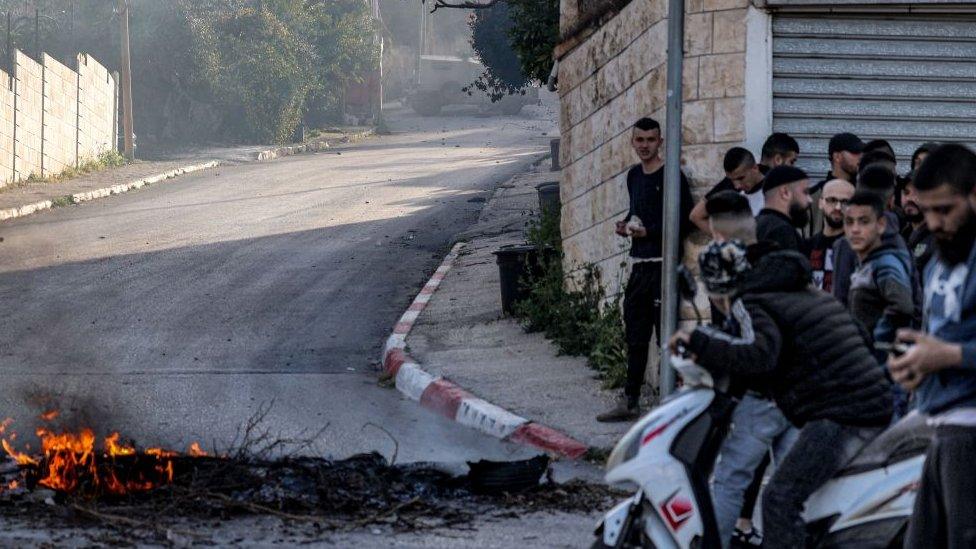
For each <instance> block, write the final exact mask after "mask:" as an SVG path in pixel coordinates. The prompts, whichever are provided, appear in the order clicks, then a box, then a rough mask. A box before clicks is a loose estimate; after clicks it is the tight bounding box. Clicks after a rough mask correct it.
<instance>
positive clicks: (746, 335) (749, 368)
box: [671, 247, 892, 549]
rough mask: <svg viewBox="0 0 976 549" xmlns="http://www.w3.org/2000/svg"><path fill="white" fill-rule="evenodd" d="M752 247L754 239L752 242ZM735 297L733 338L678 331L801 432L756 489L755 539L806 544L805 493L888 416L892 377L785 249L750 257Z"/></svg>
mask: <svg viewBox="0 0 976 549" xmlns="http://www.w3.org/2000/svg"><path fill="white" fill-rule="evenodd" d="M756 250H758V248H755V247H754V248H753V251H756ZM750 263H752V265H753V268H752V270H751V271H749V272H748V273H747V274H745V275H744V276H743V277H742V278H741V282H740V285H739V288H740V290H739V293H738V297H739V298H740V299H741V301H742V304H743V305H744V306H745V310H746V312H747V313H748V314H746V315H744V319H740V332H739V333H740V334H741V336H740V337H732V336H729V335H728V334H726V333H724V332H720V331H718V330H716V329H714V328H710V327H705V326H701V327H698V328H696V329H695V331H694V332H691V333H690V334H689V333H685V332H679V333H677V334H675V336H674V337H673V338H672V340H671V345H672V349H675V348H676V347H677V343H678V342H679V341H681V342H683V343H684V344H685V346H686V347H687V349H688V350H689V351H690V352H691V353H692V354H693V355H694V358H695V360H696V362H698V363H699V364H700V365H701V366H703V367H704V368H707V369H708V370H711V371H713V372H719V373H728V374H730V375H732V376H734V377H737V378H741V379H743V380H744V381H745V383H746V384H748V385H750V388H752V389H756V390H760V391H762V392H764V393H765V394H767V395H768V396H771V397H772V398H773V400H774V401H775V402H776V404H777V405H778V406H779V407H780V409H781V410H782V411H783V413H784V414H785V415H786V417H787V419H789V420H790V421H791V422H792V423H793V424H794V425H796V426H797V427H799V428H800V435H799V437H798V439H797V441H796V443H795V444H794V445H793V447H792V449H791V450H790V451H789V452H788V453H787V454H786V456H785V458H784V459H783V461H782V462H781V463H780V464H779V465H778V466H777V469H776V472H775V473H774V474H773V478H772V481H771V482H770V483H769V485H768V486H767V488H766V491H765V494H764V496H763V523H764V527H765V539H764V542H763V546H764V547H767V548H769V547H787V548H790V549H796V548H798V547H804V546H805V544H806V531H805V528H804V524H803V520H802V518H801V513H802V511H803V505H804V502H805V501H806V500H807V498H808V497H809V496H810V495H811V494H812V493H813V492H815V491H816V490H817V489H818V488H819V487H820V486H821V485H823V484H824V483H825V482H826V481H827V480H829V479H830V478H831V477H832V476H833V475H834V473H836V472H837V471H838V470H839V469H840V468H841V467H842V466H843V465H844V464H845V463H846V462H847V461H848V460H849V459H850V458H851V457H853V455H854V454H856V453H857V452H858V451H859V450H860V449H861V448H863V447H864V445H865V444H866V443H867V442H868V441H870V440H871V439H872V438H874V437H875V436H877V434H878V433H880V432H881V430H883V429H884V428H885V426H887V425H888V423H889V422H890V421H891V416H892V400H891V386H890V382H889V381H888V378H887V377H886V376H885V373H884V370H882V368H881V367H880V366H879V365H878V363H877V361H875V359H874V357H873V355H872V353H871V349H870V348H869V347H868V341H869V339H868V335H867V333H866V332H864V329H863V328H862V327H861V326H860V324H859V323H857V322H855V321H854V319H853V318H852V317H851V315H850V313H849V312H848V311H847V310H846V309H845V308H844V307H843V306H842V305H841V304H840V303H839V302H838V301H837V300H836V299H834V298H833V297H831V296H829V295H827V294H824V293H822V292H820V291H817V290H816V289H815V288H814V287H813V286H812V285H811V283H812V275H811V269H810V264H809V263H808V262H807V259H806V258H805V257H803V256H802V255H800V254H799V253H796V252H793V251H771V252H770V251H767V252H765V255H762V256H761V257H758V258H756V257H753V258H750Z"/></svg>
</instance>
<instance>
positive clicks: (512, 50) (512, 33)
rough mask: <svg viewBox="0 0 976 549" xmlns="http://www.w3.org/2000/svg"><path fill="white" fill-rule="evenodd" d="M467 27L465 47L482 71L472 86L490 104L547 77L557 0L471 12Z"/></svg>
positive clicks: (510, 1) (511, 2)
mask: <svg viewBox="0 0 976 549" xmlns="http://www.w3.org/2000/svg"><path fill="white" fill-rule="evenodd" d="M469 26H470V27H471V31H472V36H471V45H472V47H473V48H474V50H475V53H476V54H477V55H478V58H479V59H480V60H481V62H482V63H484V64H485V69H486V70H485V73H484V74H483V75H482V76H481V78H479V79H478V80H477V81H475V82H474V83H473V84H472V85H473V86H474V87H475V88H477V89H479V90H482V91H484V92H486V93H488V95H489V96H490V97H491V99H492V101H497V100H499V99H501V98H502V97H503V96H505V95H513V94H517V93H525V87H526V86H528V85H529V83H530V82H531V81H533V80H538V81H540V82H545V81H546V80H547V79H548V78H549V73H550V71H551V70H552V64H553V58H552V51H553V49H554V48H555V47H556V44H557V42H558V40H559V0H503V1H501V2H498V3H497V4H495V5H494V6H492V7H490V8H485V9H479V10H475V11H474V13H473V14H472V15H471V19H470V21H469Z"/></svg>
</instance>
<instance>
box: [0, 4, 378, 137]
mask: <svg viewBox="0 0 976 549" xmlns="http://www.w3.org/2000/svg"><path fill="white" fill-rule="evenodd" d="M129 6H130V7H129V11H130V34H131V57H132V71H133V73H132V84H133V100H134V112H135V128H136V134H137V136H138V140H139V144H140V145H143V144H152V143H174V144H185V143H188V142H241V143H283V142H287V141H291V138H292V137H293V135H295V134H296V129H297V128H298V127H299V125H300V124H304V125H305V126H306V127H321V126H325V125H328V124H330V123H332V124H341V123H342V122H343V121H342V120H341V112H342V107H343V105H345V103H346V101H347V93H348V91H347V90H348V88H349V86H350V85H352V84H356V83H361V82H363V81H364V80H365V78H367V77H368V75H369V72H370V71H371V70H372V69H373V68H375V67H376V66H377V64H378V61H379V47H378V44H377V43H376V42H375V39H374V33H373V29H374V21H373V18H372V15H371V12H370V9H369V4H368V3H365V2H363V1H362V0H166V1H160V0H129ZM34 7H36V8H37V9H38V17H37V18H36V20H35V17H34V13H33V8H34ZM30 8H31V9H30V10H25V9H24V2H23V0H0V14H5V13H6V12H11V14H12V23H11V25H12V36H11V40H12V42H13V45H14V47H16V48H19V49H21V50H23V51H25V52H26V53H28V54H29V55H31V56H32V57H34V58H35V59H36V58H39V51H43V52H45V53H48V54H50V55H52V56H53V57H54V58H56V59H57V60H58V61H60V62H61V63H64V64H66V65H68V66H69V67H70V66H74V64H75V56H76V54H77V53H78V52H85V53H89V54H91V55H93V56H94V57H95V58H96V59H97V60H98V61H99V62H100V63H102V64H103V65H105V66H106V67H107V68H108V69H109V70H110V71H117V70H119V66H118V60H119V15H118V13H116V9H115V8H116V2H114V1H106V0H37V2H33V3H31V5H30ZM28 12H29V13H28ZM35 32H36V34H35ZM3 68H4V69H5V70H9V67H6V66H4V67H3Z"/></svg>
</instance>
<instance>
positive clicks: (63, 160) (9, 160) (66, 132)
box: [0, 51, 117, 187]
mask: <svg viewBox="0 0 976 549" xmlns="http://www.w3.org/2000/svg"><path fill="white" fill-rule="evenodd" d="M78 67H79V71H74V70H72V69H71V68H69V67H67V66H65V65H63V64H61V63H59V62H58V61H57V60H55V59H54V58H52V57H51V56H49V55H46V54H45V55H43V56H42V59H41V63H38V62H36V61H34V60H33V59H31V58H30V57H29V56H27V55H26V54H24V53H23V52H20V51H17V52H16V53H15V57H14V73H13V74H12V75H7V74H6V73H3V72H2V71H0V187H2V186H4V185H6V184H7V183H9V182H11V181H19V180H22V179H27V178H28V177H30V176H32V175H33V176H36V177H46V176H50V175H56V174H58V173H61V172H63V171H64V170H65V169H68V168H73V167H77V166H79V165H80V164H83V163H84V162H86V161H88V160H91V159H94V158H97V157H98V156H99V155H101V154H102V153H104V152H107V151H109V150H112V149H113V148H114V147H115V141H116V129H115V128H116V117H115V113H116V103H117V101H116V97H117V94H116V89H117V88H116V84H115V79H114V78H113V77H112V76H111V75H110V74H109V73H108V71H107V70H106V69H105V67H103V66H101V65H100V64H99V63H98V62H97V61H95V60H94V59H93V58H91V57H89V56H87V55H79V56H78Z"/></svg>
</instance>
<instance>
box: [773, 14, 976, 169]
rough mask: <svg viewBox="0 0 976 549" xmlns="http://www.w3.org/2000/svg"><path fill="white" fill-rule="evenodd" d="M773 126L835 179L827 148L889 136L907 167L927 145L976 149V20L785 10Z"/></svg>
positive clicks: (777, 48) (778, 37) (778, 19)
mask: <svg viewBox="0 0 976 549" xmlns="http://www.w3.org/2000/svg"><path fill="white" fill-rule="evenodd" d="M773 128H774V131H778V132H786V133H789V134H790V135H792V136H794V137H795V138H796V139H797V141H799V143H800V152H801V154H800V160H799V162H798V165H799V166H801V167H803V168H804V169H806V170H808V171H809V172H810V173H811V175H816V176H817V177H822V176H823V175H824V174H826V173H827V170H828V168H829V164H828V161H827V142H828V141H829V140H830V137H831V136H832V135H833V134H835V133H838V132H842V131H849V132H853V133H855V134H857V135H858V136H860V137H861V139H863V140H865V141H868V140H870V139H876V138H884V139H887V140H888V141H890V142H891V144H892V146H893V147H894V149H895V152H896V154H897V155H898V166H899V171H902V172H904V171H907V170H908V166H909V163H910V161H911V155H912V152H914V150H915V148H916V147H918V145H920V144H921V143H923V142H925V141H942V142H949V141H952V142H961V143H966V144H969V145H974V144H976V17H974V16H973V15H959V16H953V17H951V18H946V17H942V18H938V17H936V16H928V17H925V16H921V15H905V16H901V15H853V14H849V15H841V14H831V15H827V16H822V17H820V16H815V15H809V14H804V15H800V14H796V15H790V14H778V15H776V16H774V19H773Z"/></svg>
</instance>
